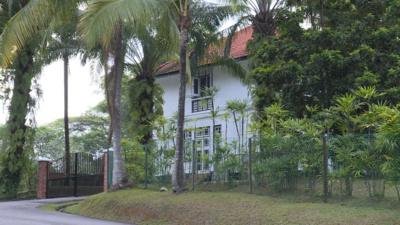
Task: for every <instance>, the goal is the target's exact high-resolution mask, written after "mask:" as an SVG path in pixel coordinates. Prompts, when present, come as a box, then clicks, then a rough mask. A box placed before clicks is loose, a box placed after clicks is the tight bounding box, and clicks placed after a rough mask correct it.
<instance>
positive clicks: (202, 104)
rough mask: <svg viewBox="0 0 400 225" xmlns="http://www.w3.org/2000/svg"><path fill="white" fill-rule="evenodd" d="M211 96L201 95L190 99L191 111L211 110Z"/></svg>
mask: <svg viewBox="0 0 400 225" xmlns="http://www.w3.org/2000/svg"><path fill="white" fill-rule="evenodd" d="M212 104H213V102H212V98H211V97H201V98H196V99H193V100H192V113H197V112H203V111H207V110H211V108H212Z"/></svg>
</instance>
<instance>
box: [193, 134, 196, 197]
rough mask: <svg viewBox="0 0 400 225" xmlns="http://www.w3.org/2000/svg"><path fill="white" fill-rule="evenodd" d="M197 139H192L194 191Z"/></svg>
mask: <svg viewBox="0 0 400 225" xmlns="http://www.w3.org/2000/svg"><path fill="white" fill-rule="evenodd" d="M196 170H197V168H196V141H195V140H193V141H192V191H194V186H195V185H194V184H195V175H196Z"/></svg>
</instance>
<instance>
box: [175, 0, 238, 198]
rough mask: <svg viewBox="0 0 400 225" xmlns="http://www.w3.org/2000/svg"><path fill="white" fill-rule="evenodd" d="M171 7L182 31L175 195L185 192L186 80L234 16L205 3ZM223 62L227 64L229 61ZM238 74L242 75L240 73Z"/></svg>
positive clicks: (183, 1) (181, 0)
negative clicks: (224, 24)
mask: <svg viewBox="0 0 400 225" xmlns="http://www.w3.org/2000/svg"><path fill="white" fill-rule="evenodd" d="M171 4H172V6H171V12H172V14H173V15H175V17H173V18H175V19H174V20H173V21H171V23H175V24H176V25H177V27H178V30H179V66H178V68H179V99H178V122H177V132H176V151H175V165H174V166H175V168H174V172H173V175H172V186H173V191H174V192H175V193H180V192H182V191H184V190H185V189H186V188H185V181H184V178H185V171H184V165H183V163H184V161H183V160H184V159H183V153H184V123H185V96H186V84H187V81H188V79H187V78H188V77H191V74H192V72H193V71H195V70H193V69H195V68H196V67H199V66H200V65H201V64H202V63H203V64H204V59H205V55H207V53H209V54H210V52H207V49H208V47H210V46H211V45H212V44H215V43H216V42H217V41H218V38H217V37H218V36H217V35H215V34H217V33H218V32H217V30H218V27H219V26H220V25H221V23H222V21H224V20H225V19H226V18H228V17H229V16H231V15H232V13H231V8H230V7H229V6H223V5H218V4H212V3H207V2H205V1H193V0H179V1H171ZM202 60H203V61H202ZM211 60H212V59H211ZM205 61H207V60H205ZM224 62H225V64H228V62H227V61H224ZM230 65H232V64H230ZM232 68H233V67H232ZM239 71H240V72H243V71H241V70H237V72H239Z"/></svg>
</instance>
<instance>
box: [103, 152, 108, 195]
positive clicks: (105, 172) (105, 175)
mask: <svg viewBox="0 0 400 225" xmlns="http://www.w3.org/2000/svg"><path fill="white" fill-rule="evenodd" d="M103 155H104V156H103V192H108V170H109V168H108V160H109V153H108V150H107V151H105V152H104V153H103Z"/></svg>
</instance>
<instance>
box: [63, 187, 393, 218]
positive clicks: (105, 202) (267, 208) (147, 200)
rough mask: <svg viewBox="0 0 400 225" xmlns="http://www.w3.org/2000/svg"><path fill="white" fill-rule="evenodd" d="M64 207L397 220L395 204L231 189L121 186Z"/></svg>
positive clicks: (122, 214) (94, 213)
mask: <svg viewBox="0 0 400 225" xmlns="http://www.w3.org/2000/svg"><path fill="white" fill-rule="evenodd" d="M65 211H66V212H69V213H74V214H80V215H83V216H88V217H95V218H100V219H107V220H116V221H122V222H128V223H136V224H139V225H182V224H185V225H200V224H210V225H212V224H218V225H219V224H232V225H244V224H246V225H256V224H257V225H258V224H304V225H310V224H322V225H328V224H353V225H361V224H375V225H379V224H382V225H390V224H393V225H395V224H400V210H399V205H398V204H395V203H390V204H388V203H386V202H384V203H382V202H371V201H366V200H352V201H348V202H345V203H328V204H323V203H321V202H304V201H299V200H298V199H295V200H294V199H293V198H275V197H268V196H261V195H249V194H244V193H235V192H226V193H222V192H195V193H184V194H180V195H173V194H171V193H160V192H155V191H145V190H136V189H134V190H124V191H118V192H112V193H107V194H99V195H95V196H92V197H90V198H88V199H86V200H84V201H82V202H80V203H79V204H76V205H73V206H70V207H67V208H66V209H65Z"/></svg>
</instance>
